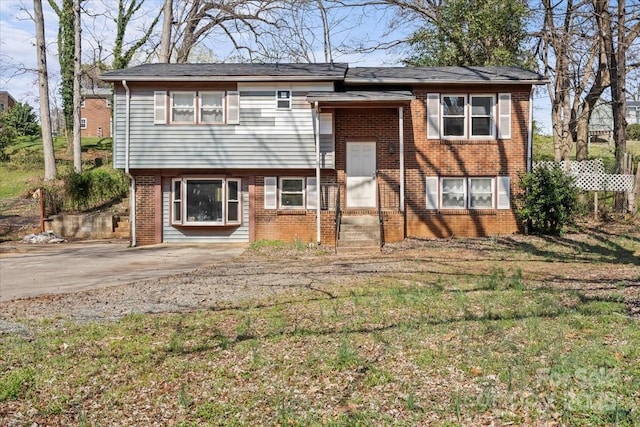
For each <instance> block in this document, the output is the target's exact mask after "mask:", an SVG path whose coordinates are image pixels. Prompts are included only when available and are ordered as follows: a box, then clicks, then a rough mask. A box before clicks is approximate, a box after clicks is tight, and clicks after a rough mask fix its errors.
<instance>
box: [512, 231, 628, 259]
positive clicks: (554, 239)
mask: <svg viewBox="0 0 640 427" xmlns="http://www.w3.org/2000/svg"><path fill="white" fill-rule="evenodd" d="M584 236H586V237H587V239H584ZM622 237H624V238H625V239H627V240H629V241H631V242H633V243H634V244H640V239H638V238H637V237H634V236H621V235H618V234H612V233H609V232H606V231H603V230H599V229H596V228H591V227H588V228H585V229H583V230H582V232H581V233H580V234H575V235H573V234H567V235H565V236H537V239H540V240H542V241H544V242H545V243H546V244H547V245H545V246H546V247H538V246H536V245H535V244H534V243H532V242H531V241H520V240H515V239H513V238H510V237H506V238H502V239H500V243H501V244H503V245H506V246H508V247H510V248H512V249H515V250H519V251H522V252H526V253H529V254H531V255H535V256H539V257H544V258H548V259H553V260H554V261H573V262H575V261H578V260H581V259H584V260H585V261H592V262H593V261H599V262H605V263H615V264H632V265H640V257H638V256H636V255H634V251H633V250H630V249H628V248H625V247H624V246H622V245H620V244H619V243H616V242H615V240H616V239H619V238H622ZM549 246H551V247H549ZM553 246H555V247H558V248H559V249H557V250H556V249H554V248H553ZM594 256H595V257H596V258H594Z"/></svg>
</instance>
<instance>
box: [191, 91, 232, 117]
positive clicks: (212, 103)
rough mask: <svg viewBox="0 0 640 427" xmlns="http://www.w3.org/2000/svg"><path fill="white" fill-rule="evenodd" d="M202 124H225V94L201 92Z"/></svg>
mask: <svg viewBox="0 0 640 427" xmlns="http://www.w3.org/2000/svg"><path fill="white" fill-rule="evenodd" d="M198 100H199V103H200V108H199V110H198V111H199V120H200V123H218V124H219V123H224V120H225V117H224V104H225V102H224V92H223V91H216V92H199V93H198Z"/></svg>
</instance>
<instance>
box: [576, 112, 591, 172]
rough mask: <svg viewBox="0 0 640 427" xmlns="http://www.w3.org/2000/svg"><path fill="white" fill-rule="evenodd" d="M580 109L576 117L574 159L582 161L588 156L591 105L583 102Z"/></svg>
mask: <svg viewBox="0 0 640 427" xmlns="http://www.w3.org/2000/svg"><path fill="white" fill-rule="evenodd" d="M582 107H583V108H582V111H581V113H580V114H579V115H578V117H576V138H575V139H576V160H577V161H579V162H580V161H582V160H587V159H588V158H589V121H590V119H591V106H590V105H589V103H587V102H584V103H583V105H582Z"/></svg>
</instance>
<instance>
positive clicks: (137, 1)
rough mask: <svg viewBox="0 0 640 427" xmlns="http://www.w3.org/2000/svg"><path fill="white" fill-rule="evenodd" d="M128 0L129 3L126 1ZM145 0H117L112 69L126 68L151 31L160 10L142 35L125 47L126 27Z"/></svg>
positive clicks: (158, 17) (158, 18) (157, 19)
mask: <svg viewBox="0 0 640 427" xmlns="http://www.w3.org/2000/svg"><path fill="white" fill-rule="evenodd" d="M128 1H129V3H127V2H128ZM144 2H145V0H118V15H117V17H116V18H115V21H116V38H115V42H114V46H113V63H112V67H113V69H115V70H117V69H120V68H126V67H128V66H129V63H130V62H131V59H133V56H134V55H135V54H136V53H137V52H138V50H139V49H140V48H141V47H142V46H143V45H144V44H145V43H146V42H147V40H149V37H151V34H152V33H153V31H154V29H155V27H156V25H157V24H158V21H159V20H160V15H161V14H162V10H160V11H159V12H158V14H157V15H156V17H155V18H154V20H153V21H152V22H151V24H150V25H149V27H148V28H147V29H146V30H145V31H144V32H143V34H142V35H140V36H138V37H137V40H136V41H135V42H133V43H132V44H131V45H129V46H128V47H125V36H126V33H127V28H129V27H130V24H131V21H132V19H133V17H134V16H135V14H136V13H137V12H138V11H139V10H140V8H141V7H142V5H143V4H144ZM169 28H170V27H169Z"/></svg>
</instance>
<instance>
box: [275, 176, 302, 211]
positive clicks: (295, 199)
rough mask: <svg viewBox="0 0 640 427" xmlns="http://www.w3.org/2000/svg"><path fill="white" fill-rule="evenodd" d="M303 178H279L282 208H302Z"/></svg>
mask: <svg viewBox="0 0 640 427" xmlns="http://www.w3.org/2000/svg"><path fill="white" fill-rule="evenodd" d="M304 190H305V179H304V178H290V177H286V178H284V177H283V178H280V207H281V208H283V209H304V207H305V201H304V196H305V194H304Z"/></svg>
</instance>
